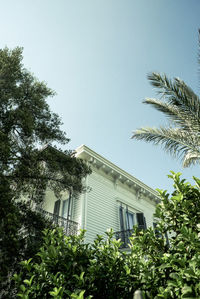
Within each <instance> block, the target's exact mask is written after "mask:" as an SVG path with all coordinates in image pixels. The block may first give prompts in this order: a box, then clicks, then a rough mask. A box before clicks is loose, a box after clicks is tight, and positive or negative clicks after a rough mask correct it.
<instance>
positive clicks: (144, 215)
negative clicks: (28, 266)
mask: <svg viewBox="0 0 200 299" xmlns="http://www.w3.org/2000/svg"><path fill="white" fill-rule="evenodd" d="M76 156H77V157H78V158H82V159H83V160H84V161H86V162H87V163H89V165H90V166H91V168H92V174H91V175H89V176H87V177H86V179H85V181H84V184H85V186H86V187H87V188H88V189H89V190H88V191H87V192H85V193H83V194H81V195H80V196H79V197H78V198H74V197H73V194H72V193H71V192H69V193H68V194H63V197H62V199H61V200H57V199H56V197H55V196H54V194H53V192H52V191H50V190H49V191H47V193H46V198H45V202H44V205H43V209H44V210H45V211H46V212H45V213H46V214H47V215H51V216H52V217H53V219H54V221H55V222H56V223H58V224H60V225H62V226H64V227H65V231H66V233H75V232H76V231H77V229H80V228H81V229H85V230H86V239H85V241H86V242H87V243H90V242H92V241H93V240H94V238H95V237H96V235H97V234H100V235H103V234H104V233H105V232H106V231H107V230H108V229H110V228H112V229H113V230H114V232H115V236H116V238H117V239H118V238H120V239H121V240H122V241H123V242H124V247H126V246H127V243H128V238H129V236H130V234H131V229H132V228H133V225H135V224H138V225H139V227H140V228H141V229H145V228H146V227H149V226H151V227H153V222H154V217H153V214H154V211H155V206H156V204H157V203H158V202H159V197H158V194H157V193H156V191H154V190H153V189H151V188H150V187H148V186H147V185H145V184H144V183H142V182H141V181H139V180H138V179H136V178H135V177H133V176H132V175H130V174H128V173H127V172H125V171H124V170H122V169H121V168H119V167H117V166H116V165H114V164H113V163H112V162H110V161H108V160H107V159H105V158H104V157H102V156H100V155H99V154H97V153H96V152H94V151H93V150H91V149H90V148H88V147H87V146H85V145H82V146H80V147H78V148H77V150H76Z"/></svg>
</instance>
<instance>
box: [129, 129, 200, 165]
mask: <svg viewBox="0 0 200 299" xmlns="http://www.w3.org/2000/svg"><path fill="white" fill-rule="evenodd" d="M132 138H134V139H137V140H145V141H146V142H151V143H153V144H154V145H161V146H162V147H163V149H164V150H165V151H166V152H168V153H170V154H171V155H172V156H174V157H178V158H181V159H182V160H183V161H185V162H184V163H185V165H187V162H186V160H187V156H188V159H189V154H190V157H191V155H193V156H196V157H197V156H200V139H199V138H198V136H195V135H192V134H191V133H189V132H186V131H185V130H182V129H179V128H171V127H168V128H163V127H160V128H159V129H157V128H141V129H139V130H136V131H135V132H134V133H133V136H132ZM190 160H191V159H190ZM199 162H200V160H199V161H198V163H199ZM191 163H192V161H190V162H189V164H188V165H190V164H191Z"/></svg>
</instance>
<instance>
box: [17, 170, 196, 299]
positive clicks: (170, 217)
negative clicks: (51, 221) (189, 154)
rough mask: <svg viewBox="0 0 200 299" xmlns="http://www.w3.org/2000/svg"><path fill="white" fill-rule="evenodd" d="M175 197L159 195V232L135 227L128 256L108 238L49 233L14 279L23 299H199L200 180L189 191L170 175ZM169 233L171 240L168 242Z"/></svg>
mask: <svg viewBox="0 0 200 299" xmlns="http://www.w3.org/2000/svg"><path fill="white" fill-rule="evenodd" d="M169 177H170V178H172V179H173V180H174V192H173V194H172V195H171V196H170V195H169V194H168V193H167V192H166V191H159V193H160V196H161V203H160V204H158V206H157V208H156V213H155V217H156V218H157V227H156V231H154V230H153V229H152V228H148V229H147V230H146V231H139V230H138V228H137V227H135V228H134V233H133V236H132V237H131V240H130V252H129V253H125V252H123V251H121V250H120V246H121V241H120V240H115V239H113V232H112V231H110V232H108V233H107V240H104V239H103V237H101V236H97V238H96V239H95V240H94V242H93V244H90V245H88V244H84V232H81V234H80V235H79V236H70V237H66V236H64V235H63V232H62V230H61V229H54V230H45V231H44V244H43V246H42V247H41V248H40V251H39V252H38V254H37V255H36V257H33V259H32V260H31V259H30V260H28V261H25V262H23V271H21V272H20V273H19V274H15V277H14V279H15V282H16V286H17V289H18V296H20V297H21V298H24V299H25V298H91V297H93V298H127V299H128V298H133V294H134V292H135V290H137V289H141V290H142V291H143V294H144V298H200V254H199V253H200V239H199V238H200V204H199V203H200V180H198V179H197V178H194V180H195V182H196V185H195V186H191V185H190V184H189V183H187V182H185V180H181V179H180V173H178V174H175V173H172V174H171V175H170V176H169ZM166 234H167V235H168V238H166Z"/></svg>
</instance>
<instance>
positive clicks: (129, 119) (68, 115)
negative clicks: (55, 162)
mask: <svg viewBox="0 0 200 299" xmlns="http://www.w3.org/2000/svg"><path fill="white" fill-rule="evenodd" d="M199 15H200V1H198V0H190V1H188V0H176V1H174V0H167V1H166V0H42V1H41V0H34V1H31V0H7V1H3V0H1V9H0V48H4V47H5V46H7V47H8V48H11V49H12V48H14V47H16V46H20V47H23V48H24V50H23V56H24V60H23V63H24V66H25V67H26V68H27V69H28V70H29V71H31V72H32V73H33V74H34V75H35V76H36V77H37V78H38V79H39V80H40V81H45V82H46V83H47V85H48V87H50V88H52V89H53V90H55V91H56V96H54V98H51V99H49V100H48V103H49V105H50V107H51V110H52V111H53V112H55V113H57V114H59V115H60V117H61V118H62V122H63V126H62V129H63V130H64V131H65V132H66V133H67V137H69V138H70V139H71V141H70V142H69V144H68V145H67V146H66V149H75V148H77V147H78V146H80V145H81V144H85V145H87V146H88V147H90V148H91V149H92V150H94V151H96V152H97V153H98V154H100V155H102V156H104V157H105V158H107V159H108V160H110V161H111V162H113V163H114V164H116V165H117V166H119V167H121V168H122V169H123V170H125V171H127V172H129V173H130V174H132V175H133V176H135V177H136V178H137V179H139V180H141V181H142V182H143V183H145V184H147V185H149V186H150V187H152V188H153V189H155V188H160V189H167V190H168V191H170V192H171V191H172V190H173V187H172V182H171V180H169V179H168V177H167V175H168V174H169V173H170V171H171V170H173V171H175V172H181V173H183V176H182V177H183V178H185V179H187V180H188V181H190V182H192V184H193V181H192V176H196V177H199V178H200V165H199V166H193V167H190V168H188V169H183V168H182V166H181V161H179V160H176V159H174V158H172V157H171V156H169V155H168V154H167V153H165V152H164V151H163V150H162V148H161V147H159V146H158V147H155V146H153V145H152V144H147V143H145V142H144V141H136V140H133V139H131V136H132V132H133V131H134V130H135V129H137V128H140V127H144V126H149V127H158V126H160V125H163V124H167V122H166V118H165V117H164V116H163V115H162V114H161V113H159V112H158V111H156V110H155V109H153V108H151V107H150V106H148V105H144V104H143V103H142V102H143V100H144V99H145V98H146V97H151V98H152V97H153V98H155V97H156V96H157V95H156V91H155V90H154V89H153V88H152V86H151V85H150V84H149V82H148V80H147V74H149V73H150V72H154V71H155V72H160V73H166V74H167V75H168V76H169V77H170V78H173V77H179V78H181V79H183V80H184V81H185V82H186V83H187V84H188V85H189V86H190V87H192V89H193V90H194V91H195V92H197V93H198V94H199V91H200V88H199V87H200V77H199V73H198V70H199V66H198V63H197V54H198V28H200V18H199Z"/></svg>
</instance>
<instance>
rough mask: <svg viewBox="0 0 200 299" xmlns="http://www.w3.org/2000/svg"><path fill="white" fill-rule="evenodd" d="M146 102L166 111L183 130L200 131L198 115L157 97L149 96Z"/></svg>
mask: <svg viewBox="0 0 200 299" xmlns="http://www.w3.org/2000/svg"><path fill="white" fill-rule="evenodd" d="M144 103H145V104H149V105H151V106H153V107H154V108H155V109H156V110H158V111H160V112H162V113H164V114H165V115H166V116H167V117H168V118H169V119H170V120H171V121H172V122H173V123H174V124H175V125H177V126H178V127H180V128H182V129H183V130H187V131H192V132H194V131H198V132H200V119H199V118H198V117H197V116H196V115H194V114H191V113H188V112H187V111H185V110H182V109H179V107H177V106H175V105H172V104H169V103H166V102H162V101H160V100H157V99H150V98H147V99H146V100H145V101H144Z"/></svg>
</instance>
